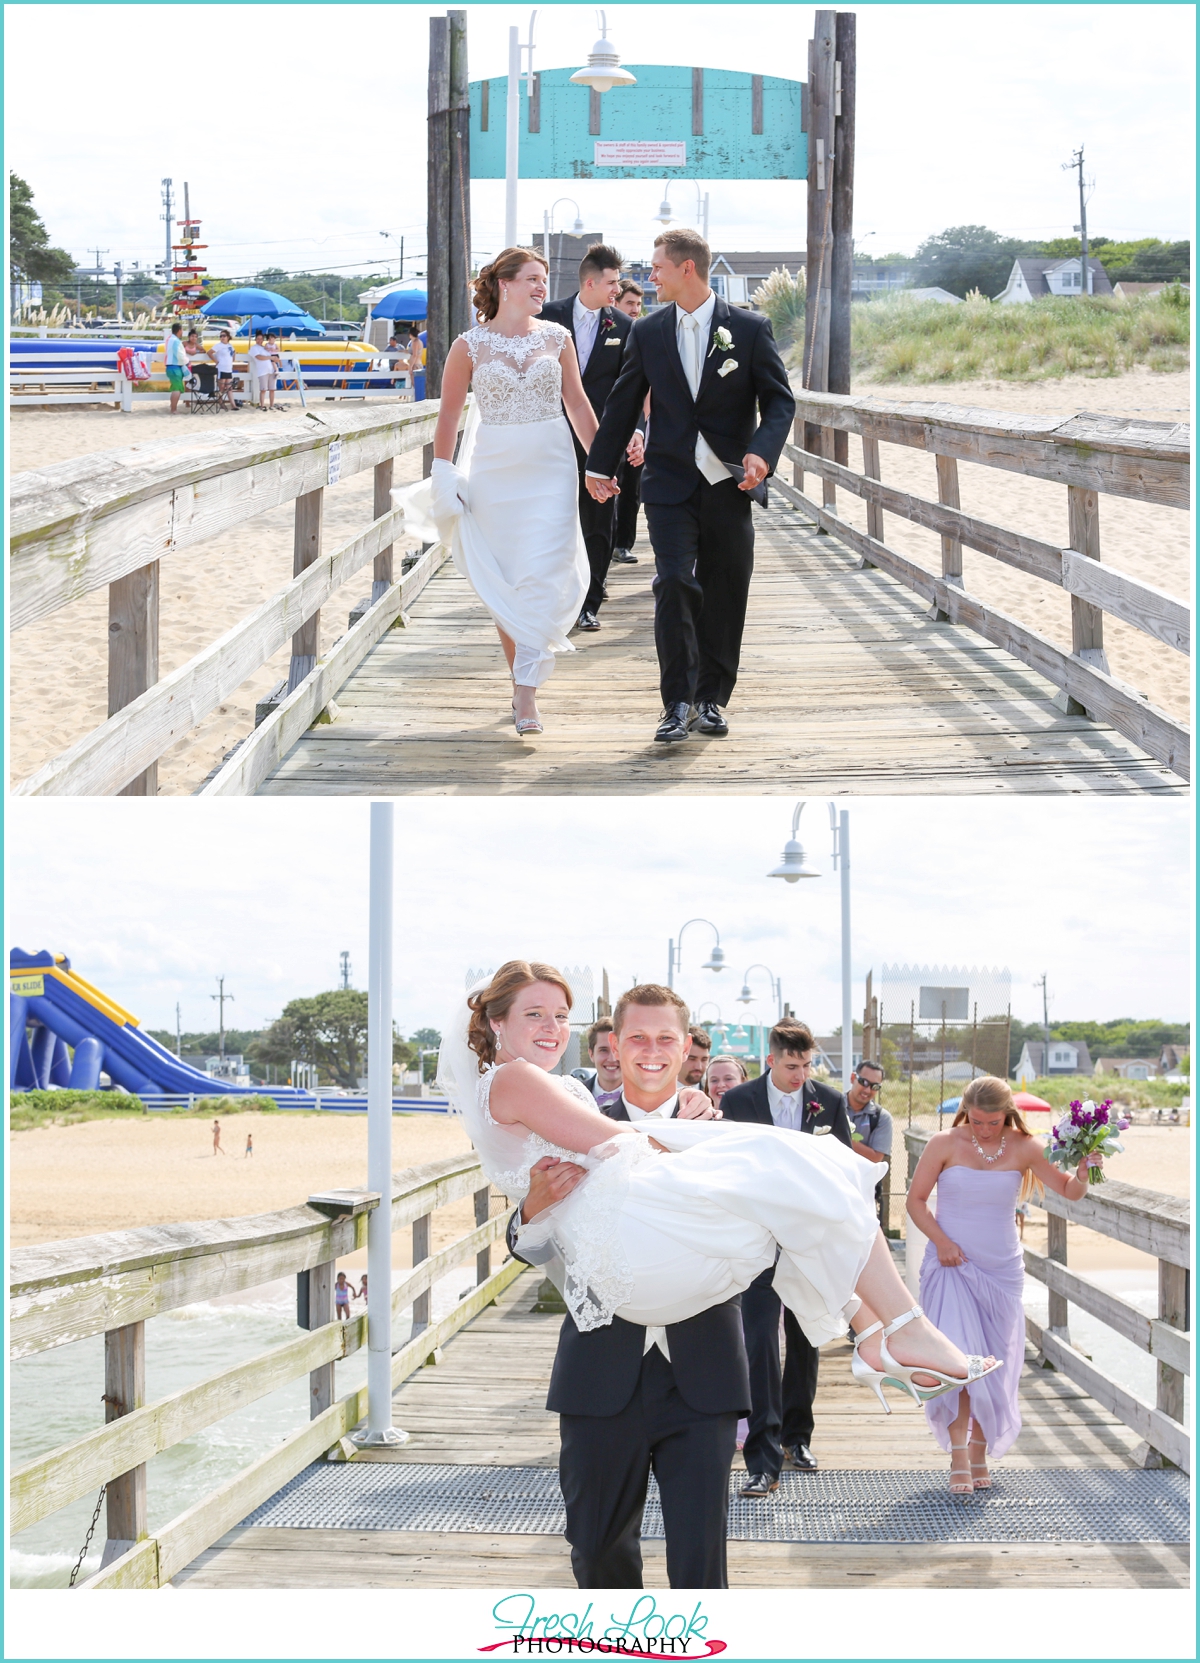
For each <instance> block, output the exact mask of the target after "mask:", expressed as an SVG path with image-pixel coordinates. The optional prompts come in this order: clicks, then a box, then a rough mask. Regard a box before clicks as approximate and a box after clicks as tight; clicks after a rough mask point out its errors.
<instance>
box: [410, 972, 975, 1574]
mask: <svg viewBox="0 0 1200 1663" xmlns="http://www.w3.org/2000/svg"><path fill="white" fill-rule="evenodd" d="M573 1003H574V999H573V995H572V993H571V989H570V986H569V984H568V983H567V981H566V979H565V978H564V977H563V976H562V974H561V972H559V971H558V970H555V969H554V968H553V967H552V966H550V965H547V964H532V963H529V962H527V961H525V960H522V959H513V960H510V961H509V962H508V963H507V964H504V965H502V966H501V967H500V969H499V970H497V971H496V972H495V973H494V974H493V975H492V976H490V977H489V978H487V979H486V981H485V982H483V983H480V984H478V985H477V986H476V987H475V988H474V989H473V990H472V991H471V993H470V994H469V995H468V998H467V1000H466V1003H465V1005H463V1006H461V1007H460V1008H459V1010H457V1011H456V1012H455V1013H454V1014H453V1016H452V1018H451V1020H450V1021H449V1022H447V1024H446V1025H445V1027H444V1028H443V1040H442V1048H441V1052H440V1055H439V1059H438V1066H439V1077H440V1078H441V1081H442V1084H443V1086H444V1087H445V1089H446V1092H447V1095H448V1097H449V1099H450V1104H451V1107H452V1109H453V1110H454V1111H455V1112H456V1113H461V1114H462V1115H463V1116H464V1118H465V1121H466V1126H467V1130H468V1132H469V1133H470V1136H471V1140H472V1142H473V1143H474V1145H475V1149H476V1152H477V1153H478V1155H479V1158H480V1161H481V1164H482V1166H483V1168H484V1171H485V1172H486V1173H487V1175H488V1177H489V1179H490V1180H491V1182H492V1183H493V1184H495V1185H496V1187H497V1188H499V1189H501V1190H503V1191H504V1192H505V1193H506V1194H508V1195H509V1196H512V1197H514V1198H515V1199H516V1200H517V1201H518V1203H519V1206H518V1212H517V1213H516V1214H515V1215H514V1219H513V1224H512V1227H510V1235H509V1245H510V1249H511V1251H512V1252H513V1253H514V1255H515V1256H516V1257H518V1258H521V1259H523V1260H525V1261H526V1262H527V1263H532V1264H536V1265H538V1266H540V1267H544V1271H545V1274H548V1275H549V1276H550V1278H551V1280H552V1281H554V1283H555V1285H556V1286H558V1287H559V1288H560V1291H561V1292H562V1295H563V1299H564V1301H565V1303H566V1306H567V1311H568V1317H567V1319H566V1320H565V1321H564V1323H563V1328H562V1334H561V1337H560V1340H559V1351H558V1357H557V1359H556V1361H555V1366H554V1372H553V1375H552V1379H551V1391H550V1400H549V1406H550V1407H551V1409H552V1410H557V1411H558V1413H559V1414H560V1416H561V1422H560V1429H561V1434H562V1445H563V1454H562V1460H561V1465H560V1477H561V1479H562V1487H563V1495H564V1498H565V1500H566V1508H567V1538H568V1540H569V1541H570V1542H571V1545H572V1565H573V1568H574V1570H575V1575H576V1579H577V1581H578V1583H579V1586H580V1587H594V1588H614V1587H639V1586H641V1554H640V1549H639V1544H638V1535H639V1531H640V1523H641V1514H642V1506H643V1502H644V1499H645V1493H646V1481H647V1478H648V1475H649V1470H650V1465H651V1462H653V1464H654V1466H655V1469H656V1471H657V1474H658V1479H659V1484H660V1487H661V1488H662V1491H663V1513H664V1519H665V1520H666V1534H667V1560H668V1571H669V1575H670V1580H671V1583H672V1586H675V1587H689V1588H697V1587H724V1586H726V1566H725V1528H726V1514H727V1506H728V1479H729V1469H730V1463H731V1461H732V1459H733V1451H734V1442H735V1437H736V1432H737V1423H738V1418H739V1416H740V1415H742V1414H745V1413H746V1411H747V1409H748V1408H749V1379H748V1372H747V1368H746V1354H745V1347H744V1343H743V1341H742V1337H741V1316H740V1311H739V1305H738V1295H739V1294H740V1293H742V1292H743V1291H744V1289H746V1288H747V1287H748V1286H749V1285H750V1283H751V1282H752V1281H753V1280H754V1279H755V1277H756V1276H758V1275H759V1274H760V1273H761V1272H762V1271H763V1270H766V1269H768V1268H769V1267H771V1266H772V1265H774V1266H775V1271H774V1276H775V1283H776V1286H777V1289H778V1292H779V1294H780V1297H782V1298H783V1299H784V1300H785V1301H786V1303H787V1305H788V1307H789V1309H793V1310H794V1311H795V1313H796V1315H797V1317H798V1319H799V1320H800V1321H801V1322H802V1323H803V1324H804V1326H805V1329H806V1331H807V1332H808V1334H809V1337H810V1339H811V1340H812V1342H813V1343H814V1344H816V1345H820V1344H821V1343H822V1342H823V1341H825V1340H828V1339H833V1338H835V1337H836V1336H838V1335H840V1334H843V1333H844V1332H845V1325H846V1318H847V1316H849V1318H850V1320H851V1322H852V1324H853V1326H854V1327H855V1328H856V1330H857V1331H858V1342H857V1347H856V1352H855V1357H854V1363H853V1369H854V1374H855V1378H856V1379H857V1380H859V1381H860V1382H862V1383H864V1384H868V1385H870V1386H871V1387H872V1388H873V1389H874V1390H875V1391H876V1392H877V1393H878V1394H879V1396H880V1400H881V1403H882V1404H883V1407H884V1409H885V1410H887V1409H888V1405H887V1403H886V1400H885V1399H884V1398H883V1393H882V1388H883V1384H884V1381H885V1379H886V1380H891V1381H893V1382H894V1383H896V1384H897V1385H898V1386H900V1387H902V1389H904V1390H906V1391H908V1392H909V1393H910V1394H911V1395H913V1396H914V1397H915V1398H917V1400H918V1401H922V1400H923V1399H924V1397H926V1396H932V1395H935V1394H937V1393H938V1392H948V1391H956V1390H958V1388H959V1387H960V1385H961V1384H962V1383H963V1382H965V1381H967V1380H973V1379H976V1378H979V1377H980V1376H981V1375H982V1374H984V1373H987V1372H990V1371H991V1370H992V1369H995V1368H999V1367H1000V1366H1001V1365H1000V1363H999V1362H998V1361H997V1360H996V1359H994V1358H987V1359H985V1358H970V1359H968V1358H967V1357H965V1356H964V1355H963V1354H962V1353H961V1352H960V1351H959V1350H958V1349H957V1347H955V1346H953V1345H951V1344H950V1343H949V1342H948V1341H947V1340H946V1339H945V1338H944V1337H943V1336H942V1335H941V1334H939V1333H938V1332H937V1330H936V1329H935V1328H934V1327H933V1326H932V1325H931V1324H929V1323H928V1322H926V1321H925V1320H924V1319H923V1317H922V1314H921V1312H920V1310H919V1309H915V1308H914V1307H913V1305H912V1300H911V1298H910V1296H909V1294H908V1292H907V1290H906V1289H905V1287H904V1284H903V1283H902V1282H901V1280H900V1277H899V1275H898V1274H897V1272H896V1270H895V1267H894V1265H893V1263H892V1257H891V1253H890V1251H889V1249H888V1245H887V1243H886V1241H885V1240H884V1239H883V1236H882V1235H881V1234H880V1231H879V1228H878V1224H877V1222H876V1219H875V1212H874V1207H873V1204H872V1203H873V1195H872V1190H873V1177H872V1173H871V1170H870V1169H869V1167H868V1165H867V1163H866V1162H865V1161H861V1160H859V1159H858V1157H857V1156H855V1155H854V1154H853V1153H852V1152H851V1151H850V1150H849V1149H847V1148H845V1147H844V1146H843V1145H842V1144H841V1143H840V1142H839V1141H838V1140H837V1139H836V1138H832V1137H827V1138H816V1137H798V1136H796V1135H795V1133H794V1132H791V1131H786V1130H781V1129H780V1128H778V1127H777V1126H775V1125H762V1124H756V1123H753V1122H744V1123H741V1124H728V1123H726V1122H725V1121H722V1120H714V1119H687V1120H685V1119H681V1118H678V1117H673V1113H672V1111H673V1109H674V1108H675V1107H676V1098H677V1094H678V1086H677V1081H678V1079H679V1075H680V1072H681V1070H682V1067H683V1060H684V1056H685V1055H686V1049H687V1046H688V1044H689V1040H690V1035H689V1033H688V1011H687V1006H686V1005H685V1004H684V1002H683V1000H682V999H681V998H680V997H679V995H678V994H677V993H675V992H674V991H673V990H672V989H670V988H665V987H661V986H659V985H657V984H645V985H642V986H639V987H635V988H631V989H630V990H629V991H628V992H627V993H625V994H623V995H622V996H621V998H620V999H618V1001H617V1004H616V1007H615V1009H614V1010H613V1015H612V1022H613V1033H614V1036H615V1040H616V1044H617V1047H618V1052H619V1056H620V1061H621V1072H622V1078H623V1080H624V1081H625V1087H624V1094H625V1098H626V1100H627V1101H628V1102H630V1104H631V1106H632V1107H634V1108H636V1109H639V1110H640V1111H641V1113H639V1115H638V1117H637V1119H634V1118H633V1117H632V1116H631V1118H630V1119H629V1120H628V1121H617V1120H613V1119H609V1118H607V1117H605V1116H604V1115H602V1114H601V1113H600V1112H599V1111H598V1110H597V1108H596V1105H595V1102H594V1100H593V1098H592V1096H591V1094H590V1092H588V1090H587V1088H586V1087H585V1086H584V1085H583V1084H582V1082H581V1081H579V1080H576V1079H574V1078H572V1077H571V1076H567V1077H565V1078H561V1079H560V1078H556V1077H554V1076H553V1075H552V1074H551V1072H550V1071H551V1070H552V1069H553V1068H554V1067H555V1066H556V1064H557V1063H558V1061H559V1059H560V1058H561V1057H562V1055H563V1053H564V1051H565V1050H566V1047H567V1043H568V1041H569V1039H570V1035H571V1027H570V1016H571V1007H572V1005H573ZM651 1114H652V1115H653V1117H654V1118H653V1133H652V1135H648V1134H647V1131H646V1130H645V1127H646V1119H645V1116H647V1115H651ZM581 1157H582V1158H581ZM535 1178H536V1182H535ZM893 1336H895V1338H893ZM896 1352H900V1353H901V1356H899V1357H897V1356H896V1355H895V1353H896Z"/></svg>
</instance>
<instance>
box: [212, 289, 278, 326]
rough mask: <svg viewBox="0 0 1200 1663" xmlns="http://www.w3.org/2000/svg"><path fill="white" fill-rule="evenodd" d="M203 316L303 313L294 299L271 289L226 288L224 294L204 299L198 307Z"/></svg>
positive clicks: (233, 316) (237, 316) (274, 315)
mask: <svg viewBox="0 0 1200 1663" xmlns="http://www.w3.org/2000/svg"><path fill="white" fill-rule="evenodd" d="M200 310H201V312H203V314H204V315H205V317H210V318H244V317H249V316H252V315H253V316H255V317H262V318H268V319H275V318H282V317H288V316H294V315H296V314H300V315H301V316H303V315H304V309H303V307H300V306H297V305H296V302H295V301H294V300H289V299H288V297H287V296H286V295H282V294H276V293H275V291H274V290H273V289H253V288H250V289H226V291H225V293H224V294H219V295H214V296H213V298H212V299H211V300H206V301H205V303H204V305H203V306H202V307H201V308H200Z"/></svg>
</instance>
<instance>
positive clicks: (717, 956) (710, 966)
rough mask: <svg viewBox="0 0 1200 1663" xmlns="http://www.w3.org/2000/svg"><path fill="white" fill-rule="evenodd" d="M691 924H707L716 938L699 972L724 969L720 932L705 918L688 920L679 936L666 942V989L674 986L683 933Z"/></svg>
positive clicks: (680, 960) (681, 951)
mask: <svg viewBox="0 0 1200 1663" xmlns="http://www.w3.org/2000/svg"><path fill="white" fill-rule="evenodd" d="M691 924H707V925H708V927H709V929H710V930H711V931H712V933H713V934H714V935H715V936H716V938H717V939H716V944H715V946H714V947H713V950H712V952H711V953H710V954H709V957H708V963H707V964H702V965H701V966H700V968H701V970H714V971H720V970H724V968H725V953H724V951H723V949H722V947H721V932H720V930H719V929H718V928H717V926H716V925H715V924H714V923H712V922H711V921H710V920H709V919H707V918H689V919H688V921H687V924H685V925H684V926H683V929H681V930H680V932H679V934H678V935H677V936H675V937H674V939H673V940H668V942H667V986H668V987H671V988H673V987H674V986H675V972H676V970H678V968H679V966H680V964H681V962H682V959H683V931H684V930H686V929H687V928H688V926H689V925H691Z"/></svg>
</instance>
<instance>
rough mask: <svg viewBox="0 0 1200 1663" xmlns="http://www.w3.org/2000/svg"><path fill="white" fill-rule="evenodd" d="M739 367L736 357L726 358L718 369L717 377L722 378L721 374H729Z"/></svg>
mask: <svg viewBox="0 0 1200 1663" xmlns="http://www.w3.org/2000/svg"><path fill="white" fill-rule="evenodd" d="M737 367H738V364H737V359H736V358H726V360H725V362H724V363H723V364H722V365H721V367H720V369H719V370H718V371H717V379H718V380H720V378H721V376H723V375H729V374H730V373H731V372H732V371H733V370H735V369H737Z"/></svg>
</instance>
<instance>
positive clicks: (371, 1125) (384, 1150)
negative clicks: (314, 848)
mask: <svg viewBox="0 0 1200 1663" xmlns="http://www.w3.org/2000/svg"><path fill="white" fill-rule="evenodd" d="M394 812H395V810H394V805H393V804H392V803H372V804H371V890H370V936H369V942H368V970H367V1188H368V1189H372V1190H376V1191H377V1192H378V1194H379V1197H380V1201H379V1205H378V1207H375V1208H374V1209H373V1210H372V1212H371V1215H370V1218H369V1219H368V1221H367V1275H368V1291H367V1299H368V1304H367V1431H366V1436H365V1437H363V1438H362V1440H361V1441H362V1442H364V1443H367V1444H399V1443H406V1442H407V1440H408V1434H407V1433H406V1432H401V1431H399V1430H398V1429H397V1428H396V1427H394V1426H393V1425H392V854H393V847H392V845H393V817H394Z"/></svg>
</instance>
